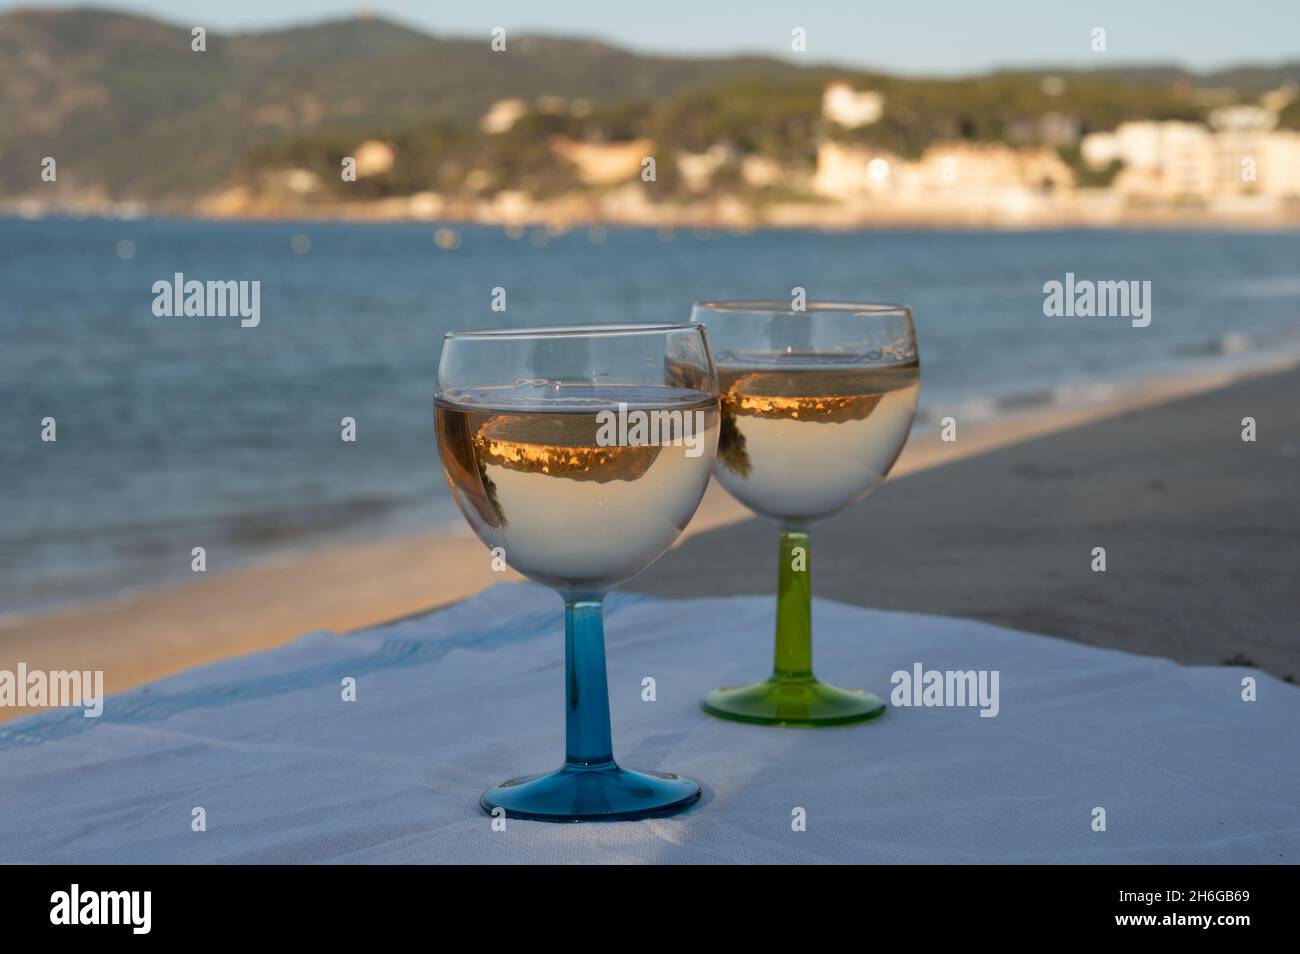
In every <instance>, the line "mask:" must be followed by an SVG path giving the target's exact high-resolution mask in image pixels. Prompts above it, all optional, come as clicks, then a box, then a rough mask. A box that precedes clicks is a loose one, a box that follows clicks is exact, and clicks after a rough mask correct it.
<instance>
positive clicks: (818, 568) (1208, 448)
mask: <svg viewBox="0 0 1300 954" xmlns="http://www.w3.org/2000/svg"><path fill="white" fill-rule="evenodd" d="M1202 383H1205V382H1202ZM1297 396H1300V370H1296V369H1292V370H1290V371H1286V372H1282V373H1276V374H1270V375H1264V376H1256V377H1252V378H1250V379H1247V380H1242V381H1239V382H1236V383H1232V384H1229V385H1226V386H1220V387H1211V388H1208V389H1205V390H1201V391H1199V392H1198V393H1194V394H1191V395H1189V396H1183V397H1181V398H1179V399H1173V400H1168V401H1164V402H1159V403H1156V404H1148V405H1147V406H1145V407H1138V406H1130V407H1128V408H1125V409H1123V410H1122V411H1120V413H1117V414H1113V415H1108V416H1106V417H1105V418H1102V419H1095V420H1092V421H1090V422H1076V424H1075V425H1073V426H1069V427H1062V428H1061V429H1059V430H1056V431H1055V432H1051V433H1042V434H1039V435H1036V436H1034V437H1032V438H1030V437H1028V435H1025V439H1022V440H1018V441H1015V442H1012V443H1007V444H1004V445H1003V446H1001V447H997V448H992V447H990V448H987V449H985V450H981V451H979V452H971V451H970V449H969V448H967V449H966V451H965V452H960V451H959V453H960V457H959V458H956V459H953V460H951V461H949V462H948V463H946V464H945V465H944V466H942V467H937V468H933V467H932V468H926V469H924V470H922V469H919V468H912V469H910V470H908V471H906V472H904V473H903V474H901V475H900V476H901V479H897V480H893V479H891V480H890V481H889V482H888V483H887V484H886V485H885V486H884V487H882V488H881V489H880V490H879V491H877V492H876V493H875V494H874V495H873V496H872V497H871V498H869V499H868V500H867V501H865V502H864V503H862V504H859V505H858V506H856V507H854V508H852V509H850V510H849V511H846V512H845V513H843V514H841V515H840V516H838V517H836V518H833V519H831V520H829V521H827V522H826V523H824V524H820V525H818V526H817V527H815V528H814V530H813V535H812V553H811V562H812V568H813V592H814V594H815V595H817V596H820V597H823V598H826V599H832V600H838V601H842V602H846V603H856V604H859V605H864V606H872V607H877V608H881V609H893V610H902V611H907V612H915V613H934V614H941V615H947V616H960V617H965V618H971V619H981V620H986V621H988V622H991V623H996V624H998V625H1001V626H1007V627H1011V628H1014V629H1021V630H1025V631H1027V632H1032V633H1042V634H1046V635H1051V636H1059V637H1063V638H1066V639H1070V640H1074V641H1076V642H1080V643H1085V644H1088V645H1091V646H1102V647H1106V648H1110V649H1120V650H1125V651H1127V652H1132V653H1139V654H1143V655H1151V656H1163V657H1166V658H1169V659H1173V660H1175V661H1177V662H1181V663H1185V664H1189V665H1224V664H1227V665H1243V666H1255V667H1258V668H1260V669H1263V670H1265V671H1267V672H1270V673H1272V674H1274V675H1276V676H1279V677H1281V678H1283V679H1286V680H1288V681H1294V680H1295V679H1296V678H1300V639H1298V638H1297V628H1296V627H1297V623H1296V621H1297V619H1298V618H1300V588H1298V587H1297V560H1296V554H1297V544H1298V543H1300V507H1297V492H1298V491H1300V479H1298V478H1300V415H1297V414H1296V398H1297ZM1245 417H1253V418H1254V419H1255V421H1256V423H1257V427H1258V432H1257V440H1256V441H1255V442H1254V443H1248V442H1244V441H1243V440H1242V423H1241V422H1242V419H1243V418H1245ZM960 440H964V438H960V439H959V443H960ZM954 449H955V448H954ZM1094 547H1104V548H1105V551H1106V561H1107V562H1106V570H1105V572H1094V570H1093V569H1092V563H1093V548H1094ZM776 553H777V543H776V531H775V530H774V529H773V527H772V526H771V525H770V524H768V523H766V522H763V521H759V520H747V521H744V522H741V523H737V524H735V525H733V526H729V527H726V528H720V529H716V530H714V531H712V532H709V533H703V534H699V535H697V536H696V537H694V538H693V539H691V540H689V541H687V542H686V543H684V544H683V545H682V546H681V547H679V548H678V549H677V550H676V551H675V552H672V553H669V554H667V555H666V556H665V557H664V558H663V559H662V560H660V561H659V562H658V563H657V564H655V565H654V566H651V567H650V568H649V569H648V570H647V571H646V572H645V573H643V574H641V576H639V577H637V579H636V580H634V581H632V583H631V584H630V588H632V589H636V590H640V591H643V592H647V593H654V594H659V595H663V596H677V597H692V596H703V595H705V594H712V595H720V594H733V593H755V592H771V591H772V590H771V587H773V586H774V585H775V580H774V577H775V563H774V561H775V559H776ZM702 567H707V572H701V568H702ZM814 628H815V622H814ZM863 638H864V639H869V638H870V634H869V633H864V634H863ZM770 641H771V637H770V634H768V633H756V634H755V649H754V666H755V676H758V675H760V674H761V673H762V672H765V671H766V669H765V667H767V666H770V659H769V656H770V653H771V648H770V646H771V642H770ZM814 641H815V640H814Z"/></svg>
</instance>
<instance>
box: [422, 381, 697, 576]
mask: <svg viewBox="0 0 1300 954" xmlns="http://www.w3.org/2000/svg"><path fill="white" fill-rule="evenodd" d="M511 390H514V389H511ZM565 390H566V396H565V399H564V400H563V401H562V402H551V403H547V404H546V405H544V406H539V405H538V404H537V403H535V402H532V403H530V402H529V401H528V400H526V399H521V398H526V395H523V396H521V395H519V394H513V395H512V394H510V393H503V389H477V390H465V391H461V392H459V393H457V394H455V395H453V396H452V397H454V400H448V399H447V396H444V397H443V398H441V399H439V401H438V402H437V411H436V418H437V429H438V436H439V443H440V446H441V447H442V448H443V469H444V471H445V473H446V475H447V479H448V482H449V484H450V485H451V487H452V491H453V495H454V497H455V499H456V503H457V505H458V506H459V507H460V509H461V511H462V513H464V515H465V518H466V520H468V521H469V523H470V525H471V527H473V529H474V531H475V533H477V534H478V536H479V537H480V538H481V539H482V540H483V542H484V543H485V544H487V545H488V546H489V547H503V548H504V549H505V552H506V562H507V563H509V565H510V566H511V567H512V568H513V569H515V570H518V571H519V572H520V573H523V574H524V575H525V576H528V577H530V578H532V579H534V580H537V581H538V582H541V583H545V584H546V585H548V586H552V587H554V588H556V589H558V590H560V591H561V592H602V591H604V590H606V589H608V588H609V587H611V586H614V585H616V584H617V583H619V582H622V581H623V580H625V579H627V578H629V577H631V576H633V575H634V574H636V573H637V572H639V571H640V570H641V568H642V567H644V566H645V565H646V564H647V563H649V562H650V561H652V560H653V559H654V558H655V557H657V556H658V555H659V554H660V553H662V552H663V551H664V550H666V549H667V548H668V547H669V546H670V545H671V544H672V543H673V541H674V540H675V539H676V538H677V536H678V534H680V533H681V531H682V529H683V528H684V527H685V526H686V523H687V522H688V521H689V520H690V518H691V516H692V515H693V514H694V512H695V509H696V507H697V506H698V504H699V501H700V497H701V495H702V493H703V490H704V487H705V486H706V484H707V483H708V479H709V472H710V467H711V460H712V456H713V448H714V445H715V444H716V441H717V435H718V409H717V404H716V402H715V401H714V399H713V398H712V397H711V396H710V395H707V394H702V393H701V392H699V391H689V390H684V389H678V388H669V387H660V388H646V387H635V388H633V387H601V388H595V387H568V388H566V389H565ZM620 402H622V403H623V404H625V405H626V407H627V409H628V410H630V411H637V410H646V411H653V410H668V409H671V410H673V411H682V412H685V413H686V414H689V415H690V416H691V418H692V419H694V418H695V412H697V411H698V412H700V419H701V420H703V422H704V431H703V433H702V434H701V435H699V436H700V438H701V439H702V441H703V448H702V452H700V453H696V454H695V456H691V454H689V453H688V452H687V448H685V447H681V446H671V445H668V446H663V445H658V444H652V445H636V444H631V445H604V444H602V441H601V439H600V438H601V428H602V424H603V422H604V420H606V419H607V417H602V416H601V414H602V412H609V411H612V410H614V409H616V408H618V406H619V404H620Z"/></svg>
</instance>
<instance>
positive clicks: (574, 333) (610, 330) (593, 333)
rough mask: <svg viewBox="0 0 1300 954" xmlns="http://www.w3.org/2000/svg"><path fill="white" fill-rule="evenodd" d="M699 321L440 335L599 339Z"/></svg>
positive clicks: (694, 326)
mask: <svg viewBox="0 0 1300 954" xmlns="http://www.w3.org/2000/svg"><path fill="white" fill-rule="evenodd" d="M699 327H700V326H699V323H698V322H693V321H686V322H628V323H627V324H596V325H535V326H530V327H522V328H482V329H477V330H466V331H448V332H445V333H444V334H443V336H442V338H443V340H444V341H448V340H451V339H453V338H456V339H461V338H466V339H472V338H482V339H485V340H499V339H507V340H509V339H527V338H583V337H587V338H603V337H612V336H619V335H648V334H664V333H666V332H670V331H691V332H694V331H697V330H699Z"/></svg>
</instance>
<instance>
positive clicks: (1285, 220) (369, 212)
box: [0, 202, 1300, 234]
mask: <svg viewBox="0 0 1300 954" xmlns="http://www.w3.org/2000/svg"><path fill="white" fill-rule="evenodd" d="M0 219H10V220H13V221H20V222H44V221H57V220H60V219H70V220H76V221H84V220H87V219H100V220H102V221H106V222H140V221H185V222H203V223H209V224H221V223H228V224H261V225H286V224H292V223H313V224H320V223H325V224H332V225H367V224H372V225H426V226H459V227H466V226H477V227H482V228H502V229H511V228H516V229H522V230H531V229H551V228H553V227H555V226H557V225H558V226H561V227H562V229H563V230H564V231H569V230H572V229H575V228H587V229H597V228H599V229H643V230H680V231H688V230H695V231H708V232H736V233H742V234H743V233H747V232H781V231H792V232H832V233H839V232H844V233H849V232H906V231H915V232H987V231H994V232H1053V231H1067V232H1068V231H1095V232H1105V231H1138V232H1141V231H1157V232H1159V231H1166V232H1168V231H1185V230H1188V229H1191V230H1194V231H1205V232H1228V233H1231V232H1240V233H1268V232H1294V231H1297V230H1300V214H1268V215H1255V214H1233V213H1224V212H1211V211H1208V210H1204V209H1176V208H1159V207H1157V208H1150V209H1138V210H1129V211H1125V212H1123V213H1120V214H1116V215H1110V214H1107V215H1094V214H1073V213H1070V214H1063V213H1056V212H1054V213H1052V214H1043V215H1029V216H1014V215H997V214H963V213H962V212H959V211H956V210H954V211H953V212H951V213H935V212H919V213H918V212H902V211H900V210H897V209H883V210H882V209H872V210H871V211H870V213H863V212H862V211H861V210H857V209H854V208H852V207H844V208H840V207H835V206H829V207H828V206H824V205H816V204H809V205H808V206H807V208H804V207H802V206H801V205H800V204H791V205H789V206H782V207H781V210H780V212H779V213H777V214H768V213H758V214H749V213H747V214H744V215H716V214H699V213H690V212H687V211H686V210H678V209H673V208H665V209H664V210H661V211H660V212H657V213H656V214H655V215H647V216H633V217H610V216H603V215H599V214H573V213H571V212H553V213H551V212H545V211H543V212H538V213H536V214H531V215H526V216H510V215H498V214H483V213H474V212H463V211H460V210H451V211H442V212H440V213H439V214H437V215H433V214H423V213H419V212H412V211H410V210H408V209H404V208H400V207H398V206H396V205H393V206H384V205H382V204H380V205H374V206H372V205H370V204H358V203H352V204H344V205H328V206H318V207H315V208H311V207H302V208H293V209H280V210H275V211H270V210H265V211H256V210H254V211H245V212H240V213H236V214H232V213H221V212H213V211H211V210H206V209H202V208H188V207H187V208H171V207H168V206H167V205H161V206H153V207H146V206H140V207H139V208H138V209H137V208H136V207H135V204H134V203H131V202H118V203H109V204H107V206H104V207H96V208H76V207H70V208H56V209H41V210H39V211H35V212H34V211H32V210H24V209H23V207H22V205H21V204H14V203H10V204H7V205H0Z"/></svg>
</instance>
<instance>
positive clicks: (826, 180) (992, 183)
mask: <svg viewBox="0 0 1300 954" xmlns="http://www.w3.org/2000/svg"><path fill="white" fill-rule="evenodd" d="M1065 82H1066V81H1064V80H1061V79H1059V78H1053V77H1048V78H1045V79H1044V80H1042V86H1043V91H1044V93H1045V94H1046V95H1048V96H1051V95H1054V94H1059V93H1060V92H1063V91H1064V87H1065ZM1295 97H1296V89H1295V87H1294V86H1290V85H1288V86H1283V87H1281V88H1278V89H1275V90H1272V91H1270V92H1268V93H1266V94H1264V95H1263V96H1260V97H1259V98H1258V100H1257V101H1255V102H1246V103H1242V102H1233V103H1229V104H1225V105H1219V106H1210V107H1209V108H1207V109H1206V110H1205V120H1204V121H1191V120H1186V119H1135V120H1127V121H1124V122H1121V123H1119V124H1118V125H1116V126H1115V128H1113V129H1108V130H1098V131H1093V132H1085V131H1084V130H1083V128H1082V125H1081V123H1080V122H1079V121H1078V120H1077V119H1076V118H1074V117H1072V116H1071V115H1069V113H1067V112H1065V111H1061V112H1046V113H1043V114H1041V115H1039V116H1037V117H1033V118H1032V119H1029V120H1022V121H1021V122H1020V123H1019V124H1018V126H1017V127H1015V128H1011V129H1009V130H1008V135H1007V137H1006V139H1005V140H1004V141H971V140H966V139H948V140H938V141H934V142H932V143H930V144H929V145H927V146H926V147H925V148H924V149H923V150H921V151H920V154H919V155H917V156H915V157H911V158H909V157H906V156H904V155H900V154H898V153H897V152H894V151H890V150H889V149H886V148H882V147H880V146H878V145H873V144H870V143H869V142H863V141H860V139H859V138H858V134H861V133H862V132H863V131H864V130H869V129H870V127H872V126H873V125H874V124H877V123H880V122H882V121H883V120H885V118H886V117H887V116H888V113H889V110H890V99H889V97H888V95H887V94H885V93H883V92H881V91H878V90H873V89H856V88H854V86H853V85H851V84H850V83H848V82H846V81H843V80H837V81H832V82H829V83H827V84H826V85H825V87H824V89H823V90H822V95H821V103H820V115H819V116H816V117H815V120H816V122H815V123H812V124H810V127H809V128H810V129H813V130H816V132H815V133H814V139H815V141H814V142H811V143H810V144H809V149H808V151H807V154H805V155H800V156H796V157H794V158H789V159H782V158H780V157H776V156H772V155H765V154H763V153H761V152H758V151H745V150H742V149H740V148H738V147H737V146H736V145H735V144H734V143H731V142H727V141H718V142H714V143H711V144H709V145H708V146H707V148H703V149H699V150H690V149H682V148H673V149H671V150H668V151H667V152H665V151H664V150H662V149H661V148H660V143H658V142H657V141H656V140H655V138H653V137H651V136H635V137H628V138H621V139H612V140H611V139H605V140H586V139H582V138H578V137H575V136H572V135H564V134H563V133H556V134H553V135H550V136H547V137H545V140H544V142H545V149H546V151H547V153H548V158H549V159H551V160H553V161H554V162H556V163H558V164H559V165H560V166H561V167H563V168H564V169H565V170H566V171H567V172H568V173H569V175H570V176H571V182H570V183H569V185H568V187H566V188H563V189H562V190H560V191H559V192H558V193H556V194H549V195H539V194H537V193H535V192H533V191H530V190H529V189H527V188H524V187H520V186H519V185H518V184H517V183H514V182H511V181H509V180H508V178H507V179H503V178H502V176H501V175H500V174H499V172H498V171H497V170H495V169H493V168H491V167H489V166H487V165H484V166H482V167H471V168H466V169H465V170H464V172H463V175H462V176H461V177H460V188H454V187H453V188H451V189H446V190H433V189H416V190H413V191H410V192H407V193H405V194H391V193H392V190H391V189H385V190H381V191H382V192H384V193H387V194H379V195H375V194H374V193H373V190H371V192H370V194H368V195H367V197H366V198H363V199H349V198H348V197H347V191H346V188H340V187H339V185H338V183H329V182H327V181H326V174H325V173H323V172H322V171H320V170H319V169H316V168H310V167H302V166H292V165H290V166H284V167H276V168H272V169H270V170H262V171H260V172H259V174H258V176H257V177H256V178H255V179H254V180H252V181H249V182H244V183H240V184H236V185H233V186H230V187H229V188H226V189H223V190H220V191H218V192H215V193H213V194H211V195H209V196H207V197H205V199H204V200H203V201H202V203H201V204H200V211H201V212H202V213H203V214H205V215H210V216H213V217H218V218H224V217H237V218H242V217H262V216H267V217H278V216H283V215H307V216H312V215H324V216H339V217H344V218H373V219H414V220H448V221H465V222H479V223H491V224H501V225H504V226H507V227H509V228H511V229H521V228H523V227H526V226H530V225H543V226H547V227H549V228H551V229H552V230H556V229H559V230H564V229H567V228H568V227H570V226H573V225H578V224H584V223H587V224H590V223H604V224H621V225H643V226H656V227H663V228H673V227H695V228H715V227H716V228H731V229H746V228H753V227H762V226H777V227H780V226H786V227H805V226H815V227H823V228H852V227H860V226H872V225H935V226H949V225H951V226H962V225H970V226H1003V227H1036V226H1044V227H1045V226H1059V225H1080V226H1089V225H1092V226H1113V225H1122V224H1127V223H1137V224H1159V223H1186V222H1192V223H1195V222H1207V223H1214V224H1228V225H1233V224H1239V225H1242V226H1246V227H1249V226H1252V225H1263V226H1268V225H1273V224H1285V223H1288V222H1294V221H1296V220H1297V219H1300V130H1295V129H1283V128H1279V114H1280V113H1281V112H1282V111H1283V110H1284V109H1286V107H1287V106H1289V105H1290V104H1291V103H1292V102H1293V100H1294V99H1295ZM590 110H591V106H590V104H588V103H587V102H585V101H583V100H571V101H566V100H564V99H562V98H559V97H553V96H543V97H539V98H537V99H535V100H533V101H528V100H524V99H521V98H509V99H502V100H498V101H496V102H494V103H493V104H492V105H491V107H490V108H489V109H488V110H487V111H486V112H485V113H484V114H483V115H482V117H481V118H480V120H479V122H478V129H477V132H478V134H479V135H480V136H481V137H483V138H485V139H500V138H502V137H506V136H508V135H510V134H511V133H512V132H515V131H518V130H519V128H520V126H521V125H522V124H525V123H528V122H530V121H534V122H535V121H536V120H537V119H538V118H543V119H544V118H545V117H556V116H558V117H564V118H565V119H566V120H571V119H573V118H575V117H576V118H578V119H581V117H583V116H585V115H587V113H588V112H589V111H590ZM1016 140H1020V141H1021V142H1017V141H1016ZM1021 143H1023V144H1021ZM1066 156H1072V157H1073V159H1074V161H1073V162H1067V160H1066V158H1065V157H1066ZM404 158H405V157H404V155H403V148H402V146H401V145H400V144H396V143H393V142H390V141H386V140H382V139H367V140H362V141H359V142H357V143H356V144H355V147H354V148H353V149H352V150H351V152H350V155H347V156H344V157H342V159H341V160H340V161H339V168H340V169H341V172H340V173H339V174H338V175H339V180H340V182H342V183H344V185H345V186H346V184H347V183H349V182H353V183H357V182H359V183H363V184H364V183H366V182H367V180H369V181H370V182H372V183H375V182H382V181H383V180H385V179H386V178H387V177H390V176H391V175H392V174H393V173H394V171H395V170H396V169H397V168H398V167H399V166H400V165H401V164H402V163H403V161H404ZM666 164H671V169H669V170H665V165H666ZM666 172H667V173H668V174H669V175H668V176H666V175H665V173H666ZM669 176H670V178H671V182H672V188H671V191H670V190H669V189H667V188H664V187H662V186H661V183H662V181H663V180H664V179H665V178H668V177H669ZM330 186H333V187H332V188H331V187H330Z"/></svg>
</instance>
